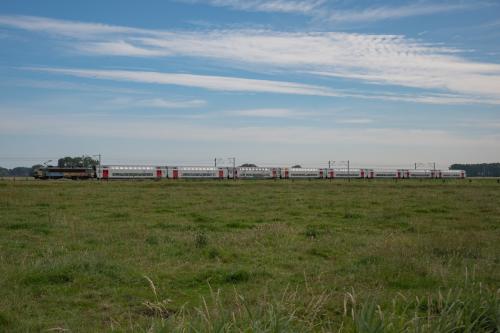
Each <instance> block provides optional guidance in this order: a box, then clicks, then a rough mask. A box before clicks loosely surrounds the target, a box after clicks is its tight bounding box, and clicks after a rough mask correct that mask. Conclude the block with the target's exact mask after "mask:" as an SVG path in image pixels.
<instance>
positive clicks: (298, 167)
mask: <svg viewBox="0 0 500 333" xmlns="http://www.w3.org/2000/svg"><path fill="white" fill-rule="evenodd" d="M301 168H302V167H301V166H300V164H296V165H294V166H293V167H292V169H301Z"/></svg>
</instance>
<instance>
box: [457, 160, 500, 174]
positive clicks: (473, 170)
mask: <svg viewBox="0 0 500 333" xmlns="http://www.w3.org/2000/svg"><path fill="white" fill-rule="evenodd" d="M450 170H465V172H466V173H467V176H468V177H500V163H481V164H453V165H451V166H450Z"/></svg>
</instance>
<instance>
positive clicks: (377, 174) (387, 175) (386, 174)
mask: <svg viewBox="0 0 500 333" xmlns="http://www.w3.org/2000/svg"><path fill="white" fill-rule="evenodd" d="M368 178H375V179H401V178H403V170H370V171H369V172H368Z"/></svg>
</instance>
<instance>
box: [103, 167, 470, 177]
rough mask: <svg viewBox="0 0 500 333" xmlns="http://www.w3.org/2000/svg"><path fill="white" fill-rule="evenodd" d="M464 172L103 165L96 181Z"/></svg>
mask: <svg viewBox="0 0 500 333" xmlns="http://www.w3.org/2000/svg"><path fill="white" fill-rule="evenodd" d="M466 177H467V175H466V173H465V171H464V170H423V169H418V170H412V169H394V170H388V169H385V170H378V169H366V168H356V169H335V168H290V167H234V168H233V167H193V166H150V165H102V166H98V167H96V169H95V178H98V179H103V180H112V179H465V178H466Z"/></svg>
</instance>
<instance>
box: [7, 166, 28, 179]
mask: <svg viewBox="0 0 500 333" xmlns="http://www.w3.org/2000/svg"><path fill="white" fill-rule="evenodd" d="M10 175H11V176H14V177H30V176H31V168H27V167H16V168H14V169H12V170H10Z"/></svg>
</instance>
